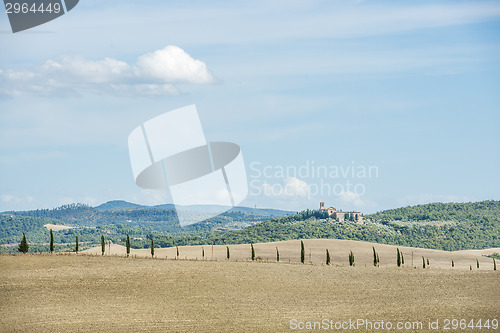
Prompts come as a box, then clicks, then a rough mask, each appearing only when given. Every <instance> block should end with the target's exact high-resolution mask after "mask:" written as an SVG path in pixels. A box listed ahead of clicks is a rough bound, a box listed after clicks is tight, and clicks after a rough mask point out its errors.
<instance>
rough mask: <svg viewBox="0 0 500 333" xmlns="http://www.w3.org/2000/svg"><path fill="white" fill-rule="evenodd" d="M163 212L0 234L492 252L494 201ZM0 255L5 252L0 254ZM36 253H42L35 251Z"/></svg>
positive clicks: (17, 222)
mask: <svg viewBox="0 0 500 333" xmlns="http://www.w3.org/2000/svg"><path fill="white" fill-rule="evenodd" d="M262 213H265V212H264V211H262ZM266 213H268V212H266ZM269 213H273V212H269ZM170 214H174V212H173V211H171V210H166V209H163V210H161V209H157V208H148V209H144V208H138V209H118V210H98V209H95V208H92V207H88V206H82V205H76V206H70V207H63V208H61V209H58V210H51V211H31V212H15V213H14V214H0V228H1V229H2V235H1V236H2V239H3V243H4V244H6V243H13V242H19V239H20V236H21V232H22V231H24V232H26V235H27V237H28V240H29V241H30V242H35V243H39V244H42V243H47V242H48V230H47V229H46V228H44V227H43V225H44V224H46V223H52V224H66V225H70V226H72V228H71V229H67V230H61V231H57V232H56V242H58V243H65V242H68V243H69V242H73V241H74V239H75V236H76V235H78V236H79V238H80V240H81V241H82V242H87V244H89V246H90V244H98V243H99V241H100V235H101V234H104V235H105V236H106V239H109V240H112V241H113V242H114V243H118V244H124V239H125V235H126V234H127V233H128V234H130V236H131V237H133V239H134V240H133V242H132V247H134V248H141V247H148V246H149V245H150V242H149V238H150V237H153V238H154V239H155V244H156V245H157V246H160V247H167V246H174V245H195V244H237V243H258V242H271V241H279V240H289V239H307V238H334V239H352V240H363V241H369V242H375V243H383V244H393V245H401V246H414V247H422V248H433V249H442V250H449V251H453V250H463V249H483V248H490V247H500V201H482V202H473V203H432V204H425V205H417V206H411V207H404V208H398V209H390V210H386V211H382V212H379V213H375V214H370V215H366V216H364V219H363V223H357V222H354V221H343V222H337V221H335V220H333V219H331V218H328V217H327V215H326V213H322V212H320V211H318V210H307V211H303V212H300V213H298V214H294V215H289V216H283V217H277V218H273V219H270V218H271V217H272V216H263V215H253V214H249V213H248V212H236V211H234V212H233V211H229V212H226V213H224V214H221V215H219V216H217V217H214V218H212V219H210V220H207V221H204V222H202V223H198V224H194V225H192V226H189V228H183V229H181V228H180V227H179V226H178V225H175V224H173V222H172V216H170ZM242 228H244V229H242ZM235 229H240V230H235ZM4 250H5V251H7V250H8V249H3V248H2V249H0V251H4ZM40 250H41V251H46V250H47V249H45V248H41V247H40ZM62 250H63V249H62Z"/></svg>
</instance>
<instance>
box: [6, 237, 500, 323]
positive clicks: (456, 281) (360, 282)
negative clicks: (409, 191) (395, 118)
mask: <svg viewBox="0 0 500 333" xmlns="http://www.w3.org/2000/svg"><path fill="white" fill-rule="evenodd" d="M308 242H309V241H308V240H305V241H304V243H305V244H306V249H308V247H307V243H308ZM284 243H285V242H282V243H278V246H279V247H280V248H283V252H286V251H287V250H285V249H286V245H287V244H284ZM359 243H363V242H359ZM294 244H295V245H296V244H299V243H292V245H294ZM310 244H311V246H312V244H313V243H310ZM272 245H276V244H272ZM288 245H290V244H288ZM344 245H350V247H352V248H353V252H356V251H357V252H358V254H357V255H356V254H355V255H356V262H358V261H359V264H358V265H357V266H355V267H348V266H346V263H347V258H346V259H345V262H344V263H342V262H340V260H341V259H342V258H340V256H339V257H338V258H337V257H336V256H335V255H334V261H337V263H338V264H342V265H343V266H326V265H322V264H320V263H318V264H317V265H310V264H305V265H304V264H297V263H288V259H286V260H285V259H284V258H283V260H284V261H286V262H281V263H271V262H269V263H267V262H265V261H263V262H251V261H243V259H241V261H236V260H230V261H226V260H219V261H215V260H214V261H208V260H207V261H201V260H197V261H195V260H160V259H155V260H153V259H150V258H144V257H143V258H142V259H139V258H137V259H136V258H124V257H119V256H104V257H103V256H101V255H97V256H92V255H85V254H80V255H74V254H71V255H69V254H68V255H1V256H0V296H1V298H0V331H1V332H16V331H24V332H70V331H71V332H96V331H100V332H289V331H300V330H299V329H296V330H291V328H290V323H291V322H292V323H294V325H295V324H297V325H298V324H299V322H302V323H306V322H311V324H312V323H314V322H321V321H322V320H323V319H324V320H326V321H325V323H326V322H328V323H332V324H333V323H337V322H340V323H342V322H348V321H349V320H354V321H355V320H357V319H366V320H369V321H371V323H372V325H373V324H374V323H377V322H378V323H380V321H381V320H383V321H384V322H385V325H387V322H390V323H391V324H393V325H394V326H395V325H396V324H397V323H398V322H401V323H405V322H411V323H414V322H421V323H422V328H421V329H420V328H418V329H413V330H412V329H409V330H396V329H393V330H392V331H394V332H438V331H436V330H430V329H428V322H429V320H432V321H435V320H437V319H439V328H440V329H439V332H442V331H443V325H444V320H445V319H446V318H449V319H466V320H467V322H469V321H470V320H479V319H482V320H483V321H484V320H485V319H490V322H491V320H492V319H494V318H495V319H497V320H498V319H500V288H499V287H500V283H499V281H500V274H499V271H492V270H491V269H490V270H486V269H481V270H476V269H474V270H473V271H469V270H468V269H455V270H452V269H449V268H447V269H441V268H439V269H438V268H435V267H434V266H432V265H433V264H432V262H433V261H436V262H439V260H440V259H439V256H438V255H437V253H436V255H435V256H434V257H432V256H430V255H429V257H430V258H431V268H430V269H425V270H424V269H422V268H417V269H412V268H409V267H406V268H396V267H393V266H394V265H393V266H390V265H389V263H387V264H384V265H383V266H381V267H378V268H376V267H373V266H370V265H368V264H367V265H366V267H365V265H364V264H362V262H364V261H366V262H367V263H370V260H371V253H370V252H367V253H365V254H363V253H364V252H363V251H361V250H360V248H359V249H357V250H356V251H355V249H354V245H355V244H354V243H344ZM369 245H370V246H369V249H371V244H369ZM266 246H267V247H269V248H270V249H274V246H273V247H271V245H266V244H256V245H255V248H256V255H257V256H259V251H262V253H264V249H265V248H266ZM360 246H361V245H360ZM363 246H368V245H366V244H365V245H363ZM235 247H236V246H235ZM247 247H248V246H247ZM377 247H380V250H379V251H380V259H381V263H383V257H384V256H385V254H384V252H383V251H384V250H383V246H382V245H376V248H377ZM230 248H232V246H230ZM259 249H260V250H259ZM333 249H334V247H332V252H333ZM187 250H188V249H187V248H184V247H180V248H179V251H180V254H181V257H182V251H186V256H187V253H188V252H187ZM223 250H225V247H224V248H222V247H220V251H221V258H222V255H224V254H225V252H223ZM161 251H171V249H165V250H159V249H157V252H161ZM242 251H243V250H242ZM290 251H291V250H290ZM295 251H296V252H297V253H299V252H298V251H297V250H295ZM347 251H348V250H347ZM426 251H427V250H426ZM207 252H209V253H207ZM215 252H216V250H215V249H214V255H215ZM237 252H238V251H237V250H236V249H235V250H234V253H235V256H237ZM311 252H312V253H314V249H312V250H311ZM335 252H341V251H340V250H339V251H335ZM344 252H345V249H344ZM414 252H415V251H414ZM169 253H170V252H169ZM172 253H173V254H175V250H174V252H172ZM318 253H319V249H318ZM208 254H211V248H210V251H207V249H206V255H208ZM405 254H406V252H405ZM444 254H446V253H444ZM459 255H460V254H458V253H456V256H457V258H458V259H457V260H467V258H469V257H468V256H470V255H471V254H468V253H462V254H461V255H463V256H465V257H463V258H462V257H459ZM319 256H320V255H319V254H318V260H319ZM345 256H346V257H347V253H346V255H345ZM364 256H368V257H367V258H364ZM284 257H286V255H284ZM311 257H312V260H313V262H314V261H315V260H316V259H314V256H313V255H312V256H311ZM476 257H477V255H476ZM169 258H170V256H169ZM433 258H434V259H433ZM464 258H465V259H464ZM236 259H237V258H236ZM445 259H446V258H445ZM445 259H443V260H445ZM334 264H335V263H334ZM485 264H486V262H485ZM481 265H482V264H481ZM467 267H468V265H467ZM330 320H331V322H330ZM450 327H451V326H450ZM329 331H335V329H332V330H329ZM347 331H349V332H370V331H374V332H380V331H381V329H378V330H370V329H366V327H364V326H363V327H358V329H355V330H353V329H351V330H347ZM386 331H387V330H386ZM389 331H391V330H389ZM448 331H449V332H454V330H448ZM467 331H469V332H470V331H473V330H471V329H466V330H465V332H467ZM474 331H477V332H485V331H486V332H489V331H491V332H494V331H493V330H491V329H490V330H485V329H482V330H479V329H475V330H474ZM496 331H497V332H498V331H500V328H499V329H497V330H496Z"/></svg>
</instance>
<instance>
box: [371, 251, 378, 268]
mask: <svg viewBox="0 0 500 333" xmlns="http://www.w3.org/2000/svg"><path fill="white" fill-rule="evenodd" d="M372 249H373V266H375V267H377V264H378V260H377V251H375V246H372Z"/></svg>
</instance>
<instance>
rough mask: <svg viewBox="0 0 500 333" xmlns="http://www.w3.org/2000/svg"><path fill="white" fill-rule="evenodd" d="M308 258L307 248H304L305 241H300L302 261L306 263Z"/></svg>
mask: <svg viewBox="0 0 500 333" xmlns="http://www.w3.org/2000/svg"><path fill="white" fill-rule="evenodd" d="M305 258H306V250H305V249H304V242H303V241H300V262H301V263H304V260H305Z"/></svg>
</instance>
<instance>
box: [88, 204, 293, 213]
mask: <svg viewBox="0 0 500 333" xmlns="http://www.w3.org/2000/svg"><path fill="white" fill-rule="evenodd" d="M177 207H178V208H180V209H182V210H185V211H196V212H203V213H206V212H208V213H216V212H225V211H227V210H229V211H231V212H241V213H245V214H253V215H261V216H286V215H291V214H295V212H292V211H286V210H279V209H272V208H251V207H241V206H237V207H232V208H231V207H226V206H218V205H190V206H182V205H178V206H177ZM140 208H142V209H147V208H149V209H166V210H172V209H175V208H176V206H175V205H173V204H163V205H156V206H146V205H139V204H135V203H131V202H127V201H124V200H113V201H108V202H106V203H103V204H101V205H99V206H96V207H95V209H97V210H101V211H103V210H120V209H129V210H130V209H140Z"/></svg>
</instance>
